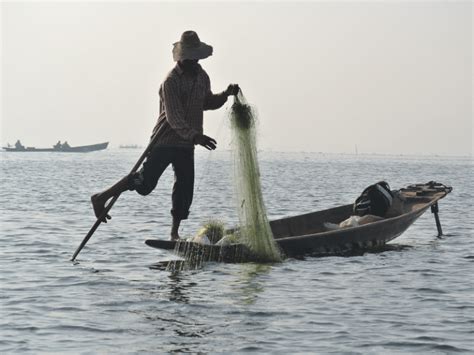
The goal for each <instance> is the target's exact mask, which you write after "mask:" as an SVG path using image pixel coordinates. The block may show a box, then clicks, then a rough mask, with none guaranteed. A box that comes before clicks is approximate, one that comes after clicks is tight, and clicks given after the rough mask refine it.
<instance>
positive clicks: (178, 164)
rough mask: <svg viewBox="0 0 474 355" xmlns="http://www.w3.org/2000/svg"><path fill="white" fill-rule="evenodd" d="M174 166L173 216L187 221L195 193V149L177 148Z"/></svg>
mask: <svg viewBox="0 0 474 355" xmlns="http://www.w3.org/2000/svg"><path fill="white" fill-rule="evenodd" d="M172 164H173V169H174V186H173V194H172V201H173V207H172V209H171V214H172V216H173V218H175V219H178V220H182V219H187V218H188V215H189V208H190V207H191V203H192V202H193V192H194V148H177V149H176V155H175V157H174V158H173V161H172Z"/></svg>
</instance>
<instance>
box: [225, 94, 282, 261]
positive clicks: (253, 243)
mask: <svg viewBox="0 0 474 355" xmlns="http://www.w3.org/2000/svg"><path fill="white" fill-rule="evenodd" d="M229 118H230V122H231V128H232V148H233V149H232V150H233V156H234V180H235V181H234V185H235V190H236V200H237V209H238V213H239V223H240V226H239V231H238V234H239V236H240V238H241V240H242V241H243V243H244V244H246V245H247V246H248V247H249V249H250V250H251V251H252V253H254V254H255V255H256V256H257V257H258V258H259V259H261V260H262V261H280V260H281V254H280V251H279V249H278V247H277V245H276V243H275V240H274V238H273V234H272V230H271V228H270V224H269V222H268V218H267V213H266V209H265V204H264V203H263V196H262V190H261V185H260V170H259V166H258V159H257V142H256V119H257V115H256V112H255V110H254V109H253V108H252V107H251V106H250V105H249V104H248V102H247V100H246V99H245V97H244V96H243V94H242V91H239V93H238V95H237V96H235V99H234V104H233V105H232V107H231V109H230V110H229Z"/></svg>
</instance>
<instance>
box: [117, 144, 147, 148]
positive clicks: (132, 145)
mask: <svg viewBox="0 0 474 355" xmlns="http://www.w3.org/2000/svg"><path fill="white" fill-rule="evenodd" d="M119 148H120V149H141V148H143V147H142V146H141V145H137V144H130V145H119Z"/></svg>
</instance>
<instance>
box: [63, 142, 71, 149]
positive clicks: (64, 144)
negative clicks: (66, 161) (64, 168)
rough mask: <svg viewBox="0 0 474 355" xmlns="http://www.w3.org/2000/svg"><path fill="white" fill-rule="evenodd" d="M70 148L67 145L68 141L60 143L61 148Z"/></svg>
mask: <svg viewBox="0 0 474 355" xmlns="http://www.w3.org/2000/svg"><path fill="white" fill-rule="evenodd" d="M69 148H71V146H70V145H69V143H68V142H67V141H65V142H64V143H63V144H62V145H61V149H69Z"/></svg>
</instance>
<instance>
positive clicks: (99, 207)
mask: <svg viewBox="0 0 474 355" xmlns="http://www.w3.org/2000/svg"><path fill="white" fill-rule="evenodd" d="M128 181H129V176H128V175H127V176H125V177H124V178H122V179H121V180H120V181H118V182H117V183H115V184H114V185H112V186H111V187H109V188H108V189H107V190H104V191H102V192H99V193H97V194H95V195H92V196H91V202H92V207H93V208H94V214H95V216H96V217H97V218H99V217H100V215H101V214H102V213H103V212H104V210H105V204H106V203H107V201H108V200H109V199H110V198H111V197H113V196H116V195H120V194H121V193H122V192H124V191H125V190H128ZM111 218H112V217H110V216H109V215H106V216H105V217H104V219H103V220H102V222H105V223H107V219H111Z"/></svg>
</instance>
